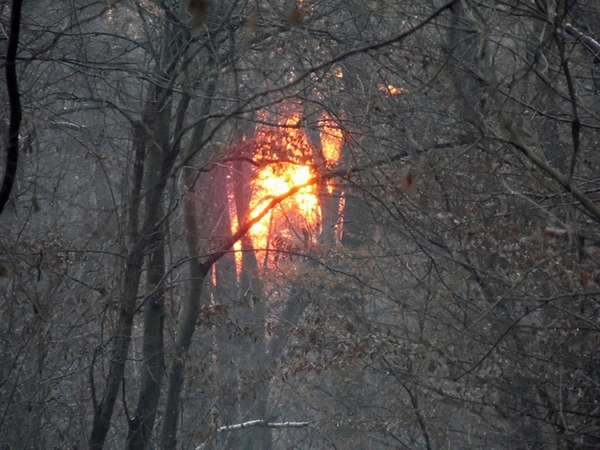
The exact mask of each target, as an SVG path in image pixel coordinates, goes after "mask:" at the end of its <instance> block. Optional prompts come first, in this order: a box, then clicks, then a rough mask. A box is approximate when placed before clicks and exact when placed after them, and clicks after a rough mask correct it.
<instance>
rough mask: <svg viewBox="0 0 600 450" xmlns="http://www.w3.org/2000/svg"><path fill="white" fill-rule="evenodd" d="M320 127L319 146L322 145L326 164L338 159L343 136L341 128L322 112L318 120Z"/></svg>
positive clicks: (333, 162)
mask: <svg viewBox="0 0 600 450" xmlns="http://www.w3.org/2000/svg"><path fill="white" fill-rule="evenodd" d="M319 128H320V129H321V147H323V156H324V157H325V161H326V163H327V165H328V166H331V165H333V164H335V163H336V162H338V161H339V159H340V155H341V153H342V142H343V138H344V136H343V135H342V130H341V129H340V127H339V126H338V125H337V124H336V123H335V122H334V121H333V119H332V118H331V117H330V116H329V114H327V113H323V115H322V116H321V120H319Z"/></svg>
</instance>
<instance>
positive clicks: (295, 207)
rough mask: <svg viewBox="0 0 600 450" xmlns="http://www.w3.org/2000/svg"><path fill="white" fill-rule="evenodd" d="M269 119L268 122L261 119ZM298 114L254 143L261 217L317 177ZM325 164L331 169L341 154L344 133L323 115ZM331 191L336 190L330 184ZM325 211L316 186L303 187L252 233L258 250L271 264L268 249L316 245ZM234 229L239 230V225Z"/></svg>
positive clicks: (263, 131) (255, 210)
mask: <svg viewBox="0 0 600 450" xmlns="http://www.w3.org/2000/svg"><path fill="white" fill-rule="evenodd" d="M263 118H266V117H263ZM300 121H301V116H300V114H291V115H290V116H288V117H287V118H285V119H284V120H282V121H280V122H279V125H277V126H266V125H265V126H262V127H261V128H260V129H259V130H258V133H257V135H256V138H255V139H254V147H255V148H256V152H255V153H256V154H255V155H254V160H255V161H257V162H259V163H260V162H263V163H264V165H262V166H261V167H260V168H259V169H258V170H257V171H256V172H255V173H254V176H253V178H252V180H251V182H250V184H251V198H250V205H249V206H250V209H249V210H250V211H251V212H250V215H249V218H250V219H252V218H254V217H257V216H258V215H259V214H260V213H261V212H263V211H264V209H265V208H267V207H268V204H269V202H270V201H271V200H272V199H273V198H274V197H277V196H280V195H282V194H285V193H286V192H288V191H289V190H290V189H291V188H293V187H294V186H298V185H302V184H305V183H307V182H308V181H309V180H310V179H311V178H312V177H314V176H315V175H316V174H317V172H316V168H315V159H314V156H313V149H312V148H311V145H310V143H309V140H308V137H307V135H306V133H305V132H304V130H303V129H302V128H301V127H300ZM319 128H320V131H321V147H322V150H323V158H324V160H325V161H324V163H325V165H326V166H327V167H331V166H333V165H334V164H335V163H336V162H337V161H338V160H339V159H340V155H341V148H342V140H343V136H342V131H341V129H340V127H339V125H337V123H336V122H335V121H334V120H333V119H332V118H331V117H330V116H329V115H328V114H323V115H322V116H321V119H320V120H319ZM328 189H329V191H330V192H331V191H332V186H330V185H328ZM320 223H321V208H320V203H319V193H318V186H317V185H310V186H306V187H304V188H302V189H301V190H300V191H298V192H297V193H296V194H294V195H292V196H290V197H289V198H287V199H285V200H284V201H282V202H281V203H280V204H279V205H278V206H276V207H275V208H274V209H273V210H272V211H270V212H269V213H268V214H267V215H265V217H263V218H262V219H261V220H260V221H259V222H258V223H256V224H255V225H254V226H253V227H252V228H251V229H250V231H249V236H250V238H251V239H252V243H253V246H254V248H255V249H256V250H257V251H258V252H259V254H260V255H261V256H260V258H266V261H267V262H269V261H270V256H269V254H268V249H280V250H294V249H296V250H300V249H303V248H304V247H305V246H306V245H308V244H311V243H313V242H315V240H316V234H317V233H318V232H319V231H320V230H319V228H320ZM232 226H233V227H234V229H235V228H237V221H236V223H235V224H232Z"/></svg>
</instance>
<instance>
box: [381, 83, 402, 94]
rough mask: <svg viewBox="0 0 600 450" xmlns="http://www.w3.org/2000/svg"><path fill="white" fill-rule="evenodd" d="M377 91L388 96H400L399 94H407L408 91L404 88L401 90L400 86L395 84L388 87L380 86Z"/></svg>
mask: <svg viewBox="0 0 600 450" xmlns="http://www.w3.org/2000/svg"><path fill="white" fill-rule="evenodd" d="M377 90H378V91H379V92H383V93H384V94H386V95H399V94H402V93H403V92H406V90H405V89H404V88H401V87H399V86H394V85H393V84H388V85H387V86H386V85H384V84H380V85H379V86H378V87H377Z"/></svg>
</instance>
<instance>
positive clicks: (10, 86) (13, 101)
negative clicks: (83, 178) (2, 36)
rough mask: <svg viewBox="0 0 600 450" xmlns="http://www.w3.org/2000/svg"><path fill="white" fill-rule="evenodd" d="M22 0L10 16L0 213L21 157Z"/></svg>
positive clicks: (16, 1)
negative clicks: (19, 55) (19, 74)
mask: <svg viewBox="0 0 600 450" xmlns="http://www.w3.org/2000/svg"><path fill="white" fill-rule="evenodd" d="M22 3H23V2H22V0H13V2H12V10H11V16H10V34H9V36H8V48H7V51H6V89H7V90H8V100H9V104H10V123H9V125H8V145H7V146H6V172H5V173H4V179H3V180H2V187H1V188H0V214H2V211H3V210H4V206H5V205H6V202H7V201H8V197H9V196H10V192H11V191H12V187H13V184H14V182H15V176H16V173H17V163H18V159H19V131H20V129H21V99H20V97H19V83H18V82H17V68H16V60H17V47H18V46H19V30H20V28H21V4H22Z"/></svg>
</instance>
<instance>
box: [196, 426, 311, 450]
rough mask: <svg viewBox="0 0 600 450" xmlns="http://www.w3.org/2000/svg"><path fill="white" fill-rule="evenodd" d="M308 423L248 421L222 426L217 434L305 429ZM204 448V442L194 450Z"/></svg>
mask: <svg viewBox="0 0 600 450" xmlns="http://www.w3.org/2000/svg"><path fill="white" fill-rule="evenodd" d="M308 425H309V423H308V422H269V421H267V420H260V419H258V420H249V421H248V422H242V423H236V424H234V425H224V426H222V427H219V428H217V433H224V432H227V431H236V430H244V429H246V428H259V427H260V428H306V427H308ZM204 447H206V442H204V443H202V444H200V445H199V446H197V447H196V448H195V450H202V449H203V448H204Z"/></svg>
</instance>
